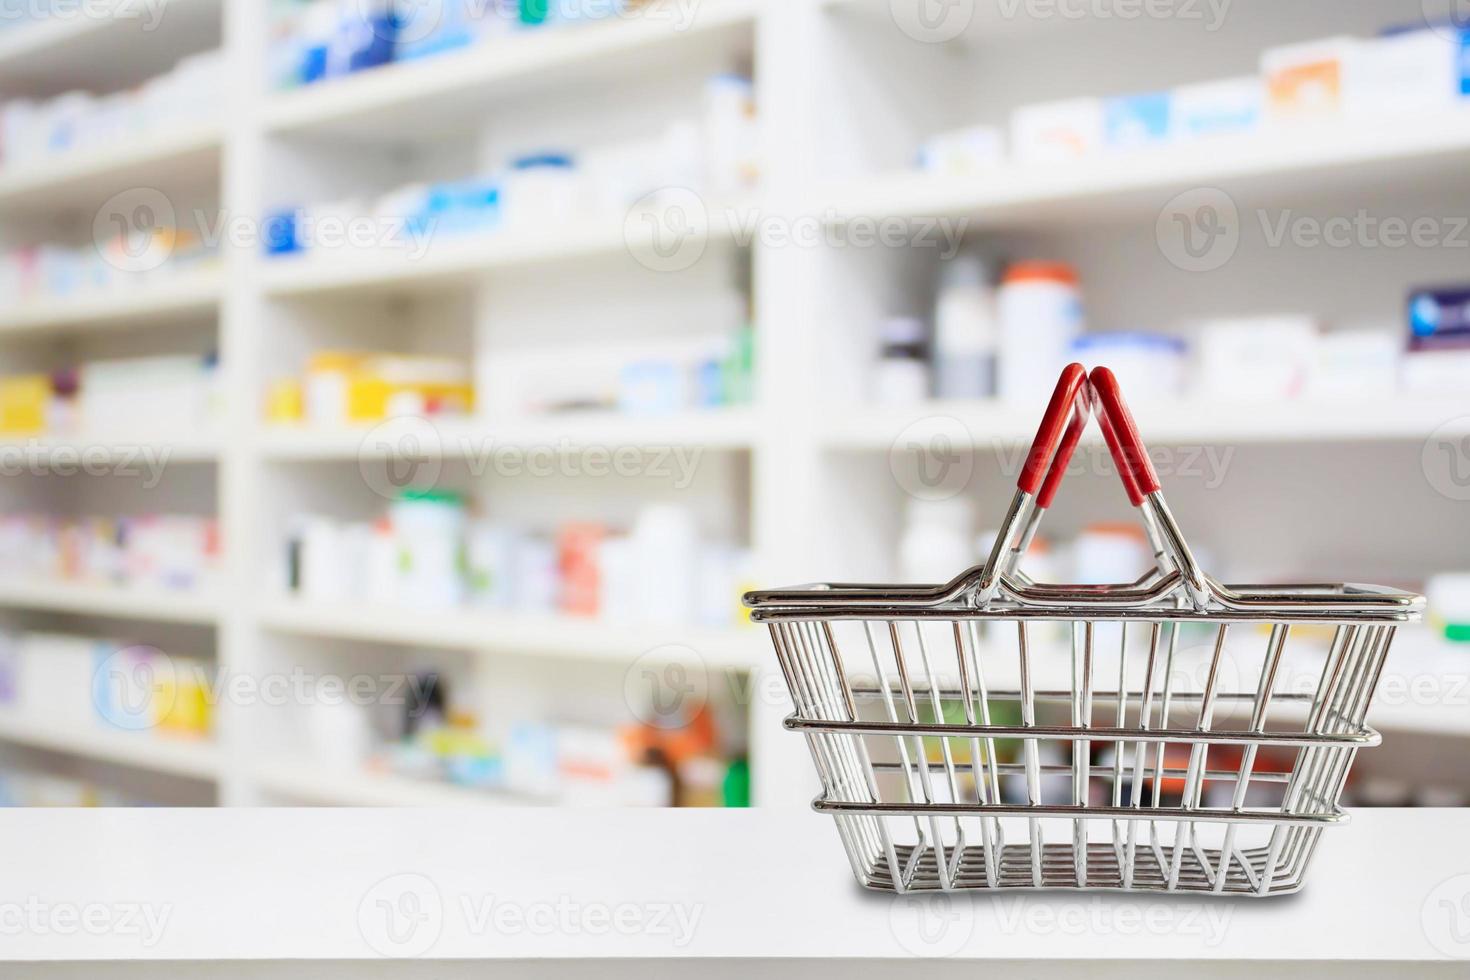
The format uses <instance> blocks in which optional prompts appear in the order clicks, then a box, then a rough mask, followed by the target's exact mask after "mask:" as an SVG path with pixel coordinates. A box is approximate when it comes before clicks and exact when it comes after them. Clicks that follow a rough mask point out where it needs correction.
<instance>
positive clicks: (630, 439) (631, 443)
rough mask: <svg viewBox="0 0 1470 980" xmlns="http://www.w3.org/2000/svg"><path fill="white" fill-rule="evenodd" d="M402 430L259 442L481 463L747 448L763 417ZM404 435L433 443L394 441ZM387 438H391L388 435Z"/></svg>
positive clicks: (733, 412)
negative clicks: (622, 450) (508, 454)
mask: <svg viewBox="0 0 1470 980" xmlns="http://www.w3.org/2000/svg"><path fill="white" fill-rule="evenodd" d="M397 425H398V423H394V422H387V423H381V424H379V425H376V426H372V427H365V428H347V429H313V428H311V427H301V428H292V427H285V426H267V427H263V428H262V429H260V430H259V432H258V434H257V436H256V440H257V443H258V444H259V446H260V448H261V451H262V452H263V454H264V455H265V456H266V457H267V458H269V459H275V460H283V461H284V460H299V461H333V460H336V461H344V460H364V459H385V458H388V457H389V456H390V455H392V456H394V457H399V456H404V455H408V454H412V455H413V456H414V457H415V458H419V459H468V460H474V459H479V458H482V457H484V456H486V455H488V454H490V453H492V452H494V451H497V450H504V449H542V448H546V449H551V450H555V451H558V452H562V451H564V452H569V453H575V452H578V451H580V450H584V449H587V448H609V449H614V448H618V447H624V446H628V447H635V448H636V447H645V448H647V449H650V450H652V449H663V448H694V449H709V450H743V449H750V448H752V447H753V446H754V444H755V442H756V439H757V428H758V426H757V416H756V415H755V414H754V412H753V411H751V410H749V409H743V408H728V409H710V410H708V411H704V412H688V413H685V414H682V415H671V416H649V417H646V418H645V417H640V416H629V415H621V414H618V413H616V412H569V413H566V414H559V415H548V416H545V417H541V418H520V419H505V420H503V421H485V422H480V421H474V420H468V419H452V418H446V419H441V420H437V421H433V422H425V421H423V420H419V419H413V420H404V421H403V423H402V425H403V428H402V430H400V429H399V428H397ZM400 431H401V432H403V433H408V432H413V433H415V434H420V435H423V436H425V438H419V439H416V440H412V441H409V440H406V439H395V438H392V436H393V435H394V434H397V433H399V432H400ZM384 434H387V436H388V438H381V437H382V436H383V435H384Z"/></svg>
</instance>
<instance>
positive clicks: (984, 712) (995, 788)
mask: <svg viewBox="0 0 1470 980" xmlns="http://www.w3.org/2000/svg"><path fill="white" fill-rule="evenodd" d="M965 631H966V632H967V633H968V634H969V637H970V665H971V666H972V667H973V668H974V670H975V709H976V710H977V711H978V712H979V713H980V724H981V725H983V726H985V727H986V728H989V727H990V724H991V722H990V691H989V689H988V686H987V685H986V683H985V658H984V657H982V656H981V655H980V626H979V624H978V623H976V622H975V621H974V620H973V619H972V620H969V621H968V622H966V623H965ZM985 761H986V762H988V763H989V765H990V776H989V778H990V798H991V799H992V800H994V801H995V802H996V803H999V802H1000V759H999V758H998V757H997V756H996V754H995V739H993V738H986V739H985ZM984 767H985V762H982V763H981V768H982V769H983V768H984ZM981 823H982V824H983V823H984V821H981ZM990 826H991V830H992V831H993V832H994V837H995V866H996V870H997V871H999V869H1000V855H1001V852H1002V851H1004V850H1005V830H1004V828H1003V827H1002V826H1001V823H1000V820H999V819H998V818H997V819H995V820H993V821H992V822H991V825H990ZM989 839H990V838H989V837H987V838H986V840H987V841H989Z"/></svg>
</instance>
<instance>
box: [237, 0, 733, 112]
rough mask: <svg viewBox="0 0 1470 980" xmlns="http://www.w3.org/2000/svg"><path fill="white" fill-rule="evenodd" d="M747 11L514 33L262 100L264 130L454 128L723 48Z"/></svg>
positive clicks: (655, 11)
mask: <svg viewBox="0 0 1470 980" xmlns="http://www.w3.org/2000/svg"><path fill="white" fill-rule="evenodd" d="M757 6H758V4H757V2H756V0H710V2H707V3H702V4H699V5H697V6H696V7H690V6H688V5H685V4H660V5H651V6H650V9H649V10H647V11H645V12H643V13H642V14H640V15H637V16H629V17H626V18H614V19H612V20H609V21H604V22H600V23H590V24H586V25H581V26H574V27H558V28H547V29H544V30H541V31H532V32H527V33H525V34H514V35H511V36H508V37H505V38H503V39H497V40H493V41H489V42H486V43H483V44H479V45H476V46H475V47H472V48H467V49H465V50H463V51H459V52H455V53H452V54H443V55H439V56H437V57H434V58H427V59H424V60H422V61H418V62H407V63H403V64H395V65H388V66H385V67H382V68H377V69H374V70H372V71H368V72H363V73H362V74H359V75H355V76H352V77H349V78H346V79H339V80H334V81H328V82H321V83H317V84H314V85H309V86H306V87H304V88H301V89H298V90H295V91H291V92H287V93H283V94H280V95H277V96H275V97H273V98H271V99H269V100H268V101H267V103H266V109H265V126H266V129H267V130H268V131H270V132H274V133H276V134H278V135H279V134H289V133H299V134H310V135H311V136H313V137H323V136H352V137H359V138H368V139H375V140H385V139H394V140H406V139H411V138H413V137H416V136H423V135H429V134H432V133H435V132H441V131H452V130H456V129H459V130H462V129H463V125H464V120H465V118H466V116H467V115H472V114H473V113H475V112H476V111H478V110H483V109H484V108H486V107H488V106H489V105H491V104H493V103H494V102H496V101H505V100H508V99H511V98H525V97H526V96H527V95H528V92H530V91H531V90H534V89H537V88H544V89H561V90H564V91H565V90H571V91H576V90H577V89H578V88H579V87H582V86H586V85H590V84H596V83H598V82H600V81H604V80H607V79H612V78H616V77H617V76H618V75H620V74H623V73H625V72H628V71H630V70H634V69H637V68H640V67H642V68H646V67H647V65H648V64H649V62H650V59H655V58H657V57H659V56H660V54H662V53H663V52H664V50H665V49H668V48H671V47H677V48H678V49H679V51H680V53H681V54H687V53H688V52H689V51H690V50H691V49H694V48H696V47H703V48H705V49H707V50H709V51H712V52H723V51H727V50H729V49H731V48H732V46H733V45H734V44H735V43H738V39H739V38H741V37H742V36H748V35H749V33H750V28H751V25H752V22H753V18H754V15H755V11H756V9H757ZM686 16H687V17H688V18H689V19H688V20H687V21H686V20H685V19H684V18H685V17H686ZM388 134H391V136H390V135H388Z"/></svg>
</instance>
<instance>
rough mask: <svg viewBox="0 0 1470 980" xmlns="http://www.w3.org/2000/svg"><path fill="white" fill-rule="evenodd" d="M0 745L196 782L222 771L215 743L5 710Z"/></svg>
mask: <svg viewBox="0 0 1470 980" xmlns="http://www.w3.org/2000/svg"><path fill="white" fill-rule="evenodd" d="M0 740H3V741H6V742H11V743H14V744H16V745H25V746H29V747H31V748H37V749H45V750H47V751H51V752H65V753H67V754H68V755H76V756H84V757H86V758H90V759H100V760H102V761H104V762H111V763H116V764H118V765H123V766H129V767H132V768H134V769H147V770H150V771H153V772H163V773H169V774H171V775H175V776H186V777H188V778H191V779H207V780H213V779H216V778H217V777H218V776H219V772H220V756H219V750H218V749H217V748H216V747H215V746H214V745H213V744H212V743H210V742H207V741H203V740H194V741H190V740H187V739H183V738H179V739H171V738H168V737H167V736H163V735H159V734H157V733H156V732H131V731H123V730H121V729H111V728H104V727H102V722H100V721H99V722H98V723H97V727H95V728H82V727H80V726H73V725H67V726H63V725H58V724H56V723H55V722H52V721H48V720H46V719H44V718H36V717H27V716H26V715H24V714H19V713H17V712H15V711H9V710H7V711H0Z"/></svg>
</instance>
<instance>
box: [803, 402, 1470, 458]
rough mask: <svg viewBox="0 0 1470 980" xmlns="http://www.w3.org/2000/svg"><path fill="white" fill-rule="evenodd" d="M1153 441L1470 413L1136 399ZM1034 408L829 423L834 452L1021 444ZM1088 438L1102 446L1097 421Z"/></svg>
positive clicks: (1375, 434) (1417, 422)
mask: <svg viewBox="0 0 1470 980" xmlns="http://www.w3.org/2000/svg"><path fill="white" fill-rule="evenodd" d="M1130 407H1131V408H1132V409H1133V414H1134V416H1135V417H1136V418H1137V420H1138V425H1139V428H1140V429H1141V430H1142V431H1143V434H1144V437H1145V438H1146V439H1147V440H1148V441H1149V442H1150V443H1151V444H1160V445H1163V444H1169V443H1180V442H1195V443H1206V444H1211V445H1213V444H1224V443H1232V444H1233V443H1262V444H1264V443H1306V442H1318V441H1331V442H1363V441H1368V440H1383V441H1389V440H1405V439H1425V438H1427V437H1428V436H1429V435H1430V434H1431V433H1433V432H1436V431H1440V430H1441V427H1442V426H1443V427H1446V428H1444V429H1443V431H1441V432H1440V434H1441V435H1446V436H1454V435H1470V412H1467V409H1466V404H1465V402H1464V400H1463V399H1455V398H1435V399H1428V398H1410V397H1407V396H1406V397H1404V398H1401V399H1393V400H1381V399H1375V400H1357V401H1325V400H1316V399H1302V400H1299V401H1285V402H1269V401H1267V402H1237V403H1221V402H1216V401H1203V400H1198V401H1190V400H1168V401H1149V400H1142V399H1139V400H1135V401H1134V402H1133V403H1132V405H1131V406H1130ZM1038 421H1039V417H1038V416H1037V414H1036V410H1035V408H1034V407H1031V406H1026V407H1014V406H1008V405H1003V404H999V403H993V402H947V401H935V402H928V403H925V404H923V405H919V406H915V407H913V408H906V409H870V410H863V411H857V412H851V413H847V414H844V415H834V416H832V417H831V418H830V419H829V420H828V422H827V423H826V425H825V426H824V428H823V442H824V445H825V446H826V447H827V448H828V449H832V450H840V451H882V452H887V451H889V450H891V449H893V448H895V446H896V445H897V443H898V441H899V440H900V438H902V437H905V436H912V435H914V434H915V433H923V432H930V431H932V432H946V433H949V432H951V431H952V432H954V433H955V434H957V433H958V432H959V429H958V428H955V425H954V423H958V425H959V427H962V428H963V429H964V430H965V431H967V432H968V433H969V435H970V439H971V443H972V445H974V446H975V447H977V448H983V447H985V446H988V445H1005V446H1011V445H1017V444H1021V443H1027V442H1029V441H1030V440H1031V439H1032V437H1034V436H1035V435H1036V426H1037V424H1038ZM1084 440H1086V441H1088V442H1089V443H1091V444H1100V443H1101V441H1102V438H1101V435H1100V433H1099V432H1098V430H1097V427H1096V426H1090V427H1089V429H1088V431H1087V434H1086V435H1085V436H1084Z"/></svg>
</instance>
